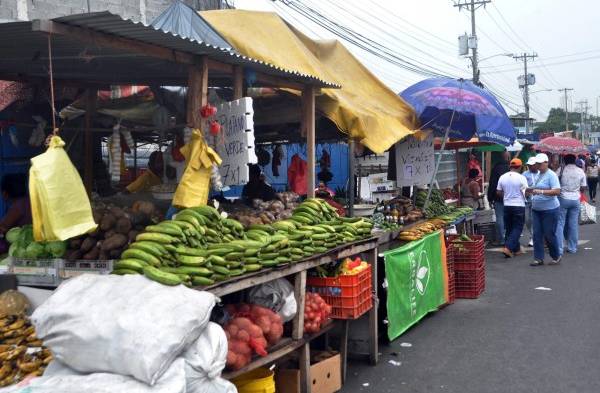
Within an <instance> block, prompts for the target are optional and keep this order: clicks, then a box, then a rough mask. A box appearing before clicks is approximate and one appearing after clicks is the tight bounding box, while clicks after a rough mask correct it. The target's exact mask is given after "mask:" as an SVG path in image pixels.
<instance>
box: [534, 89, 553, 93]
mask: <svg viewBox="0 0 600 393" xmlns="http://www.w3.org/2000/svg"><path fill="white" fill-rule="evenodd" d="M545 91H553V89H543V90H536V91H530V92H529V94H535V93H543V92H545Z"/></svg>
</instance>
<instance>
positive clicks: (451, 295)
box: [448, 272, 456, 304]
mask: <svg viewBox="0 0 600 393" xmlns="http://www.w3.org/2000/svg"><path fill="white" fill-rule="evenodd" d="M454 280H455V278H454V272H448V304H452V303H454V301H455V300H456V285H455V281H454Z"/></svg>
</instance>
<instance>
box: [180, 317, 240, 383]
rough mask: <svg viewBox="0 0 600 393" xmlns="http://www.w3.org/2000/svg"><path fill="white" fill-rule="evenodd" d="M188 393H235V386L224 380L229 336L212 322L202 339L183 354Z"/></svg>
mask: <svg viewBox="0 0 600 393" xmlns="http://www.w3.org/2000/svg"><path fill="white" fill-rule="evenodd" d="M183 358H184V359H185V362H186V363H185V378H186V382H187V393H236V392H237V390H236V388H235V386H234V385H233V384H232V383H231V382H229V381H226V380H224V379H223V378H221V372H222V371H223V369H224V368H225V363H226V361H227V337H226V336H225V331H224V330H223V329H222V328H221V326H219V325H218V324H216V323H213V322H209V323H208V325H207V326H206V328H205V329H204V331H203V332H202V334H200V337H198V339H197V340H196V342H194V343H193V344H192V345H191V346H190V347H189V348H188V349H187V351H185V352H184V354H183Z"/></svg>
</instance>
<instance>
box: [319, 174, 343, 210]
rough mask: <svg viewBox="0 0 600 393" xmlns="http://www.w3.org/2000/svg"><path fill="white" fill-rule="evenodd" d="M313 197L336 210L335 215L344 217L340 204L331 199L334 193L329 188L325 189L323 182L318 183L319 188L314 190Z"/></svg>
mask: <svg viewBox="0 0 600 393" xmlns="http://www.w3.org/2000/svg"><path fill="white" fill-rule="evenodd" d="M315 196H316V197H317V198H320V199H323V200H324V201H325V202H327V203H328V204H329V205H330V206H332V207H333V208H334V209H335V210H337V213H338V214H339V215H340V216H341V217H345V216H346V210H345V209H344V206H342V205H341V204H340V203H338V202H336V201H335V200H334V199H333V197H334V196H335V193H334V192H333V191H332V190H331V189H330V188H329V187H327V184H326V183H325V182H323V181H321V182H319V186H318V187H317V189H316V190H315Z"/></svg>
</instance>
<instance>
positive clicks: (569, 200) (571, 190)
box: [556, 154, 587, 255]
mask: <svg viewBox="0 0 600 393" xmlns="http://www.w3.org/2000/svg"><path fill="white" fill-rule="evenodd" d="M564 163H565V166H564V167H562V168H561V169H559V170H558V179H559V181H560V196H559V197H558V201H559V202H560V215H559V216H558V227H557V228H556V237H557V238H558V250H559V252H560V254H561V255H562V254H563V252H564V242H563V239H567V244H566V245H567V252H568V253H570V254H575V253H576V252H577V242H578V240H579V210H580V209H581V205H580V202H579V198H580V197H581V193H583V192H584V190H585V188H586V186H587V182H586V176H585V172H584V171H583V170H582V169H581V168H579V167H577V165H576V157H575V156H574V155H572V154H568V155H566V156H565V157H564Z"/></svg>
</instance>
